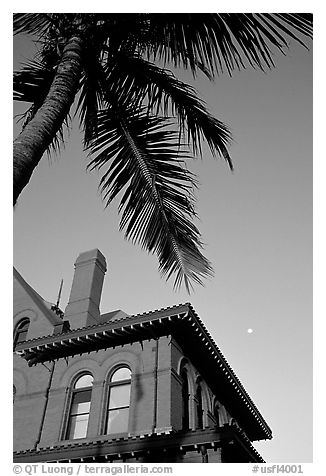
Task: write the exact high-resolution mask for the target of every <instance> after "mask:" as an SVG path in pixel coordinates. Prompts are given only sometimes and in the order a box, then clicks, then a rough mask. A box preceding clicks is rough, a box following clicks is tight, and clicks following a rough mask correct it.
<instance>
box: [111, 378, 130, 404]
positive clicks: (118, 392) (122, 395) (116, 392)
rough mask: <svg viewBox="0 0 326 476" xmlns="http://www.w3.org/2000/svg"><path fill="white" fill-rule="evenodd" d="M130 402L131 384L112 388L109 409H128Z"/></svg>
mask: <svg viewBox="0 0 326 476" xmlns="http://www.w3.org/2000/svg"><path fill="white" fill-rule="evenodd" d="M129 402H130V383H127V384H125V385H119V386H117V387H111V389H110V401H109V409H110V410H111V409H112V408H119V407H128V406H129Z"/></svg>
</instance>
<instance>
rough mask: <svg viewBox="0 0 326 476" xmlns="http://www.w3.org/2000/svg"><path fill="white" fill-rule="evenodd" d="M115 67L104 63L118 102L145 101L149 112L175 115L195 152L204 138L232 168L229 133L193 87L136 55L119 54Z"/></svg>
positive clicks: (135, 105) (200, 148)
mask: <svg viewBox="0 0 326 476" xmlns="http://www.w3.org/2000/svg"><path fill="white" fill-rule="evenodd" d="M115 60H116V63H115V65H114V67H112V66H111V65H108V67H107V84H108V87H109V88H110V89H111V95H113V94H115V95H116V97H117V98H118V100H119V102H120V103H125V104H128V105H129V106H131V105H132V106H134V107H136V108H137V107H139V105H142V104H144V103H145V102H147V104H148V108H149V110H150V112H152V113H154V114H159V113H163V114H164V115H165V116H168V115H170V114H171V113H172V115H176V117H177V119H178V122H179V128H180V132H181V135H182V136H183V137H184V138H185V139H186V140H187V142H188V143H189V144H190V146H191V147H192V149H193V153H194V154H195V155H198V154H201V150H202V142H203V140H205V141H206V142H207V144H208V146H209V148H210V150H211V153H212V154H213V155H216V153H217V154H219V155H220V156H222V157H223V158H224V159H225V160H226V161H227V163H228V165H229V166H230V168H231V170H232V169H233V166H232V161H231V158H230V155H229V153H228V150H227V144H228V143H229V142H230V141H231V135H230V132H229V130H228V129H227V127H226V126H225V125H224V124H223V123H222V122H221V121H219V120H218V119H216V118H215V117H213V116H212V115H211V114H210V113H209V112H208V111H207V109H206V107H205V104H204V103H203V101H201V100H200V99H199V98H198V94H197V92H196V90H195V89H194V88H193V87H191V86H190V85H188V84H186V83H184V82H182V81H180V80H178V79H177V78H176V77H175V76H174V75H173V74H172V73H171V72H169V71H167V70H165V69H162V68H159V67H157V66H156V65H154V64H153V63H150V62H149V61H146V60H144V59H142V58H140V57H136V56H126V55H124V54H118V55H116V56H115Z"/></svg>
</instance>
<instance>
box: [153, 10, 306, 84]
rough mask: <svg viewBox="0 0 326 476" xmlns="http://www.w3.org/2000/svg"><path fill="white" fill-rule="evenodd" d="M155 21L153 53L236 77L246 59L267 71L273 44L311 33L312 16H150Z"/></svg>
mask: <svg viewBox="0 0 326 476" xmlns="http://www.w3.org/2000/svg"><path fill="white" fill-rule="evenodd" d="M150 25H151V41H150V45H149V52H150V54H152V55H153V56H154V58H156V59H159V60H161V61H163V62H164V63H172V64H174V66H176V67H184V68H187V69H190V70H191V71H192V72H193V74H194V75H195V74H196V72H197V70H198V64H199V63H200V64H202V65H203V66H205V68H207V70H208V71H209V72H210V74H211V75H214V74H216V73H217V74H219V73H223V72H224V71H225V70H226V71H227V72H228V73H229V74H230V75H231V74H232V72H233V71H234V70H235V69H240V68H244V67H245V66H246V62H248V63H249V64H250V65H251V66H254V67H258V68H260V69H262V70H264V69H265V68H266V67H267V68H270V67H271V66H273V64H274V63H273V57H272V48H276V49H278V50H280V51H282V52H283V50H284V48H286V47H287V45H288V40H289V39H293V40H295V41H298V42H299V43H301V44H303V41H302V39H301V37H308V38H311V37H312V15H309V14H301V13H293V14H283V13H280V14H267V13H266V14H265V13H263V14H255V13H195V14H192V13H188V14H183V13H182V14H172V13H164V14H151V15H150Z"/></svg>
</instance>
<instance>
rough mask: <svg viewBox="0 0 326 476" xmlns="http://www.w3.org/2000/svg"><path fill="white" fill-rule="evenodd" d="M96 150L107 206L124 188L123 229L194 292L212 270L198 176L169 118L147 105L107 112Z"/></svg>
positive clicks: (95, 162)
mask: <svg viewBox="0 0 326 476" xmlns="http://www.w3.org/2000/svg"><path fill="white" fill-rule="evenodd" d="M92 154H94V158H93V159H92V161H91V162H90V165H89V166H90V168H98V169H102V168H104V169H105V172H104V174H103V176H102V179H101V182H100V187H101V191H102V194H103V198H104V200H105V201H106V205H108V204H109V203H110V202H111V201H112V200H113V199H114V198H115V197H116V196H117V195H118V194H119V193H120V192H121V193H123V194H122V197H121V200H120V205H119V212H120V213H121V221H120V229H121V230H124V232H125V236H126V238H127V239H129V240H131V241H132V242H135V243H136V242H137V243H139V244H140V245H141V246H142V247H143V248H144V249H146V250H147V251H148V252H150V253H156V254H157V256H158V259H159V268H160V271H161V273H162V275H163V276H166V277H167V279H169V278H170V277H171V276H172V275H174V276H175V282H174V286H175V287H176V288H179V287H180V286H181V284H182V283H184V284H185V286H186V289H187V290H188V291H189V290H190V288H191V287H192V282H197V283H200V284H202V278H203V277H207V276H210V275H212V267H211V265H210V263H209V262H208V260H207V259H206V258H205V257H204V256H203V255H202V253H201V251H200V249H201V248H202V243H201V241H200V235H199V231H198V230H197V228H196V227H195V225H194V224H193V223H192V220H193V219H194V217H195V216H196V213H195V209H194V196H193V189H194V187H195V186H196V181H195V178H194V176H193V175H192V174H191V173H190V172H189V171H188V170H187V169H186V168H185V165H184V160H185V158H186V157H187V153H186V152H185V151H183V150H182V148H181V149H180V143H179V139H178V135H177V134H176V133H175V132H173V131H172V130H170V129H169V127H168V124H167V122H166V120H163V119H160V118H154V117H149V116H148V114H147V112H146V111H145V110H144V111H142V112H141V113H135V112H134V111H124V112H121V110H120V111H119V110H118V109H117V108H116V107H115V108H114V110H106V111H102V112H100V113H99V125H98V136H97V137H96V138H94V141H93V145H92Z"/></svg>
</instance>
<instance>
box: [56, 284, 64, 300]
mask: <svg viewBox="0 0 326 476" xmlns="http://www.w3.org/2000/svg"><path fill="white" fill-rule="evenodd" d="M62 286H63V278H62V279H61V283H60V288H59V293H58V299H57V303H56V307H59V302H60V298H61V291H62Z"/></svg>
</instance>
